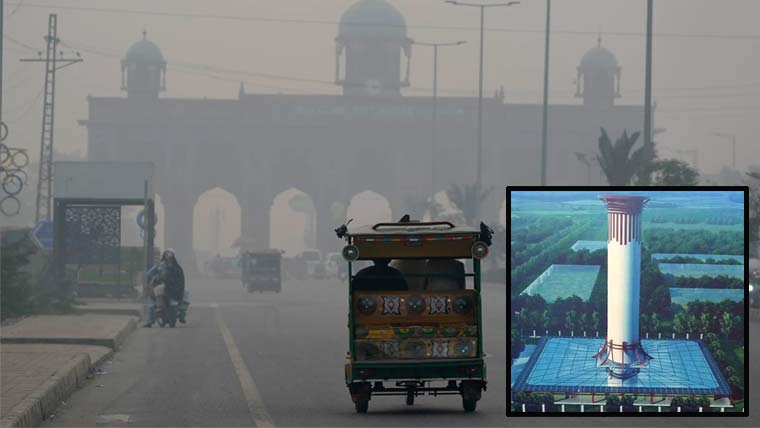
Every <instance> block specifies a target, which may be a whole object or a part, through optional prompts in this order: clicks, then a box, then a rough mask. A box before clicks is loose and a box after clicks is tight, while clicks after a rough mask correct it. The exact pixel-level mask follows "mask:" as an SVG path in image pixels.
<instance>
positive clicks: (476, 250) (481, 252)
mask: <svg viewBox="0 0 760 428" xmlns="http://www.w3.org/2000/svg"><path fill="white" fill-rule="evenodd" d="M487 255H488V244H486V243H485V242H483V241H478V242H476V243H474V244H472V257H474V258H476V259H478V260H481V259H484V258H486V256H487Z"/></svg>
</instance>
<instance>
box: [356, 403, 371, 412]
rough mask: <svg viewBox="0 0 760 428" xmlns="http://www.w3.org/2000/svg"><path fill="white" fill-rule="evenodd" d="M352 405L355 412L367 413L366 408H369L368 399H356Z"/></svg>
mask: <svg viewBox="0 0 760 428" xmlns="http://www.w3.org/2000/svg"><path fill="white" fill-rule="evenodd" d="M354 407H355V408H356V413H367V410H368V409H369V400H356V402H354Z"/></svg>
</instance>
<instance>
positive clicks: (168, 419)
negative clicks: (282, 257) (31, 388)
mask: <svg viewBox="0 0 760 428" xmlns="http://www.w3.org/2000/svg"><path fill="white" fill-rule="evenodd" d="M283 287H284V288H283V292H282V293H281V294H248V293H247V292H245V291H244V290H243V289H242V287H241V285H240V282H239V281H236V280H208V279H206V280H203V279H194V280H191V281H190V290H191V293H192V295H191V297H192V301H193V304H192V306H191V309H190V313H189V320H188V324H186V325H180V326H179V327H177V328H175V329H168V328H164V329H160V328H156V327H154V328H150V329H147V328H141V329H139V330H138V331H136V332H135V333H134V334H132V335H131V336H130V337H129V339H128V340H127V342H126V343H125V345H124V346H123V348H122V349H121V350H120V351H119V352H118V353H116V354H115V357H114V359H113V362H111V363H108V364H105V365H104V366H103V371H104V373H102V374H98V375H96V376H95V377H94V378H93V379H92V380H90V381H88V383H87V384H86V386H85V387H84V388H82V389H81V390H79V391H77V392H76V393H75V394H74V395H73V396H72V397H71V399H70V400H69V401H68V402H67V403H66V404H65V405H63V406H61V407H60V408H59V411H58V412H57V414H56V415H55V417H54V418H53V419H51V420H49V421H47V422H46V423H45V425H44V426H47V427H53V426H131V427H138V426H155V427H159V426H180V427H184V426H254V425H256V426H266V425H275V426H357V427H358V426H467V427H476V426H504V425H505V424H506V423H507V419H506V417H505V411H506V404H505V403H506V396H507V394H506V366H507V359H506V347H507V344H506V334H505V325H506V293H505V291H504V288H503V286H500V285H496V284H488V285H486V286H485V289H484V318H483V320H484V327H483V330H484V334H485V344H484V349H485V351H486V353H487V357H486V362H487V365H488V380H489V385H488V386H489V388H488V390H487V391H486V392H484V394H483V399H482V400H481V401H480V402H479V403H478V409H477V411H476V412H475V413H469V414H468V413H464V412H463V410H462V405H461V399H460V398H459V397H458V396H444V397H417V399H416V402H415V404H414V406H407V405H406V404H405V403H404V397H395V396H392V397H375V398H373V399H372V400H371V401H370V407H369V413H367V414H364V415H359V414H356V413H355V411H354V407H353V403H352V402H351V398H350V396H349V394H348V390H347V388H346V386H345V383H344V379H343V364H344V361H345V360H344V355H345V353H346V351H347V349H348V340H347V330H346V322H347V300H348V299H347V295H346V292H345V288H346V286H345V283H343V282H340V281H337V280H333V281H329V280H320V281H287V282H286V283H284V284H283Z"/></svg>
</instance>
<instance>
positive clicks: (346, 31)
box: [338, 0, 406, 39]
mask: <svg viewBox="0 0 760 428" xmlns="http://www.w3.org/2000/svg"><path fill="white" fill-rule="evenodd" d="M338 33H339V37H385V38H389V37H393V38H400V39H405V38H406V20H404V17H403V15H401V12H399V11H398V9H396V8H395V7H393V5H391V4H390V3H388V2H387V1H386V0H359V1H357V2H356V3H354V4H353V5H351V7H349V8H348V9H347V10H346V11H345V12H344V13H343V16H342V17H341V18H340V24H339V30H338Z"/></svg>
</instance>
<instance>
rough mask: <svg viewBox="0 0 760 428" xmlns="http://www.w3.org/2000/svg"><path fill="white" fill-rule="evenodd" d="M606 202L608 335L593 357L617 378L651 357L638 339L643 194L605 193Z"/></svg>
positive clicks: (644, 199)
mask: <svg viewBox="0 0 760 428" xmlns="http://www.w3.org/2000/svg"><path fill="white" fill-rule="evenodd" d="M601 199H602V200H603V201H604V203H605V204H606V205H607V219H608V224H607V235H608V238H607V336H606V337H605V343H604V346H603V347H602V349H600V350H599V352H598V353H597V354H596V355H595V356H594V357H595V358H597V365H598V366H603V367H607V369H608V372H609V373H610V374H611V375H612V376H614V377H617V378H627V377H630V376H634V375H635V374H636V373H638V371H639V368H641V367H646V366H647V362H648V360H649V359H651V357H650V356H649V355H647V353H646V352H645V351H644V349H643V348H642V347H641V343H640V341H639V316H640V311H639V304H640V301H641V299H640V295H639V290H640V285H641V284H640V280H641V234H642V233H641V232H642V230H641V211H642V209H643V207H644V205H645V204H646V202H647V201H648V200H649V199H648V198H645V197H642V196H624V195H603V196H601Z"/></svg>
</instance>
